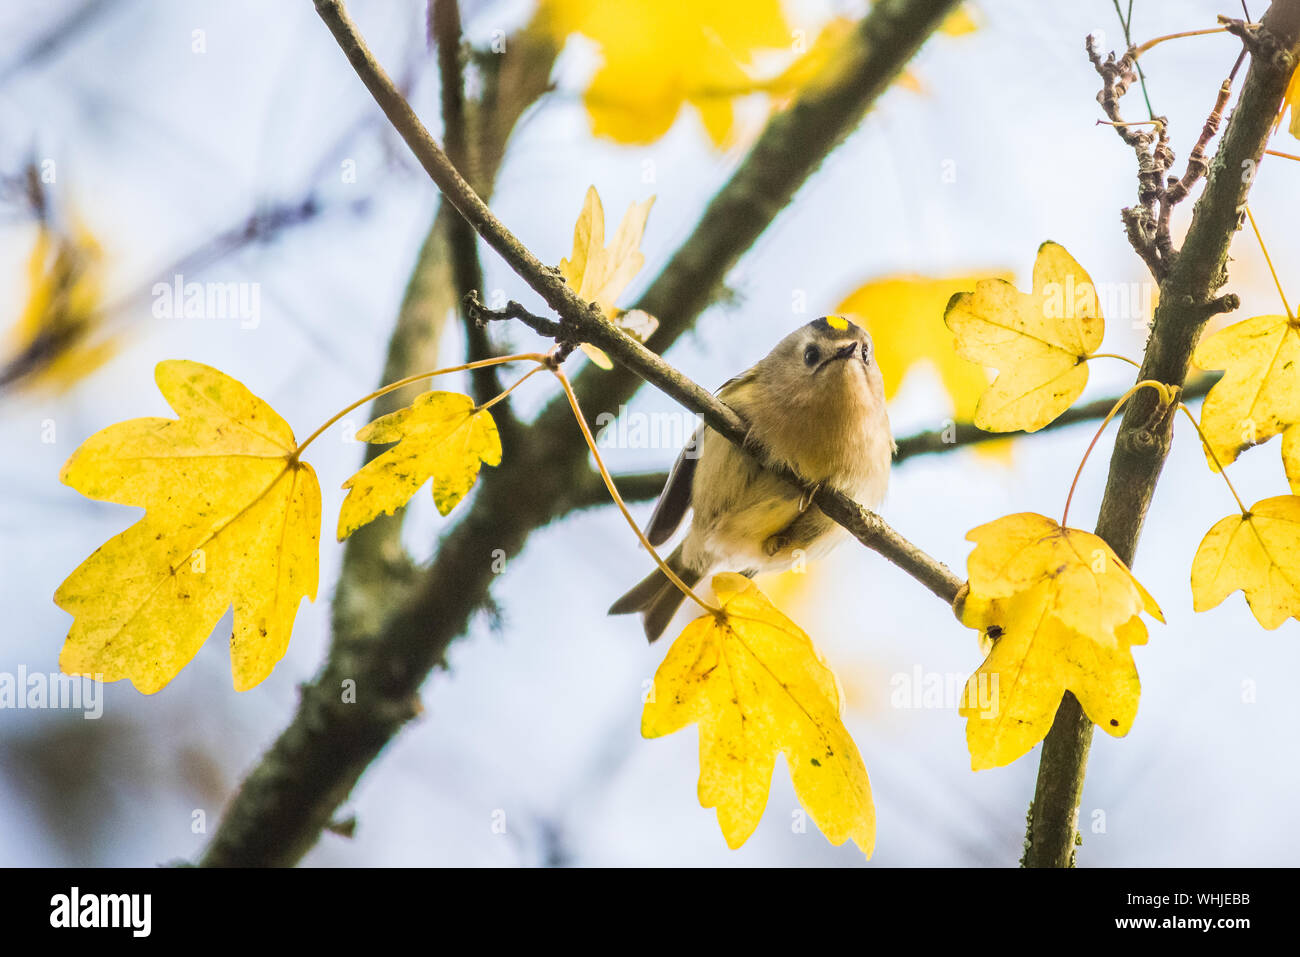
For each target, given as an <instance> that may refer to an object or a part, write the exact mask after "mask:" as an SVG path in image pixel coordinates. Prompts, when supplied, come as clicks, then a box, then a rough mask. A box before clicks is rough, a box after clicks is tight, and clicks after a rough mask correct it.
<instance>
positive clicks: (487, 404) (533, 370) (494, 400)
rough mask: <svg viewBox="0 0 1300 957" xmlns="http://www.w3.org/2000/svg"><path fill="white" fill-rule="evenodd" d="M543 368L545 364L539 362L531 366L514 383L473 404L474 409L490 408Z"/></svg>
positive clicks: (476, 410) (477, 410) (480, 410)
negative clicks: (477, 403) (484, 400)
mask: <svg viewBox="0 0 1300 957" xmlns="http://www.w3.org/2000/svg"><path fill="white" fill-rule="evenodd" d="M545 368H546V366H545V364H544V363H541V362H539V363H538V364H537V365H535V366H533V367H532V368H531V369H529V370H528V371H527V372H525V373H524V374H523V375H522V376H520V377H519V378H518V379H517V380H515V382H514V384H512V385H510V386H509V387H507V388H505V389H503V390H502V391H501V392H500V393H498V394H497V395H495V396H493V397H492V398H490V399H488V400H487V401H486V402H483V403H481V404H479V405H476V406H474V411H475V412H482V411H483V410H484V409H490V408H492V406H494V405H496V404H497V403H498V402H500V401H501V400H502V399H504V398H505V397H506V396H508V395H509V394H510V393H511V392H514V391H515V389H517V388H519V387H520V386H521V385H523V384H524V383H525V382H527V381H528V380H529V379H531V378H532V377H533V376H535V375H536V374H537V373H539V372H541V371H542V370H543V369H545Z"/></svg>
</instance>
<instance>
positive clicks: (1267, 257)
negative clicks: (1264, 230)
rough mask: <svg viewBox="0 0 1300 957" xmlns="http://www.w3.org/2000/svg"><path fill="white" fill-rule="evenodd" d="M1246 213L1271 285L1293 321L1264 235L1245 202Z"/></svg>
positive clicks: (1288, 316) (1293, 320)
mask: <svg viewBox="0 0 1300 957" xmlns="http://www.w3.org/2000/svg"><path fill="white" fill-rule="evenodd" d="M1246 215H1247V216H1248V217H1250V228H1251V229H1253V230H1254V231H1255V238H1256V239H1257V240H1259V248H1260V251H1261V252H1263V254H1264V262H1266V263H1268V271H1269V272H1271V273H1272V274H1273V285H1275V286H1277V294H1278V295H1279V296H1281V297H1282V308H1283V309H1285V310H1286V317H1287V318H1288V319H1290V320H1291V321H1292V322H1295V314H1294V313H1293V312H1292V311H1291V304H1290V303H1289V302H1287V300H1286V293H1284V292H1283V291H1282V283H1281V282H1280V281H1279V280H1278V278H1277V270H1276V269H1274V268H1273V257H1271V256H1270V255H1269V254H1268V247H1267V246H1265V245H1264V237H1263V236H1261V235H1260V234H1259V227H1258V226H1256V225H1255V214H1254V213H1252V212H1251V211H1250V204H1246Z"/></svg>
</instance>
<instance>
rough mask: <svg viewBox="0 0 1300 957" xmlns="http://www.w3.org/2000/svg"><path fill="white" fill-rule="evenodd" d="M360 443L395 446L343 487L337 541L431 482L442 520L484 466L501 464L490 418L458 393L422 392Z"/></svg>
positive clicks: (369, 431) (364, 434) (368, 429)
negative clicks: (343, 496)
mask: <svg viewBox="0 0 1300 957" xmlns="http://www.w3.org/2000/svg"><path fill="white" fill-rule="evenodd" d="M357 438H358V439H360V440H361V441H363V442H372V443H375V444H382V443H386V442H396V443H397V445H396V446H395V447H393V448H391V449H389V450H388V451H387V452H385V453H383V454H382V455H379V456H376V457H375V458H374V459H373V460H372V461H370V462H368V463H366V464H365V465H364V466H362V468H361V470H360V471H358V472H357V473H356V474H355V475H353V476H352V477H351V478H350V479H348V480H347V481H346V482H344V483H343V487H344V488H345V489H348V495H347V498H345V499H344V500H343V507H342V508H341V509H339V528H338V538H339V541H343V539H345V538H347V537H348V536H349V535H351V534H352V533H353V532H354V531H356V530H357V529H358V528H360V527H361V526H362V525H365V524H366V523H367V522H370V521H373V520H374V519H376V518H378V517H379V516H380V515H391V514H393V512H395V511H396V510H397V509H399V508H401V507H402V506H403V505H405V504H406V503H407V502H409V501H410V500H411V497H412V496H413V495H415V493H416V492H418V491H419V490H420V488H421V487H422V486H423V485H424V483H425V482H427V481H429V479H431V478H432V479H433V502H434V505H436V506H437V508H438V514H440V515H446V514H447V513H448V512H450V511H451V510H452V509H453V508H455V507H456V505H457V504H458V503H459V502H460V500H461V499H463V498H464V497H465V496H466V495H468V494H469V490H470V489H471V488H473V487H474V483H475V482H476V481H477V480H478V473H479V467H480V465H482V464H487V465H493V466H495V465H500V464H501V437H500V436H499V435H498V434H497V426H496V423H495V422H494V421H493V420H492V413H491V412H489V411H488V410H487V409H479V408H477V407H476V406H475V405H474V400H473V399H471V398H470V397H469V396H467V395H461V394H460V393H458V392H425V393H423V394H422V395H420V396H417V397H416V399H415V401H414V402H412V403H411V404H410V405H409V406H407V407H406V408H405V409H398V410H397V411H396V412H390V413H389V414H388V415H384V416H380V417H379V418H377V419H375V421H373V422H371V423H370V424H369V425H367V426H365V427H364V428H362V429H361V430H360V431H359V432H357Z"/></svg>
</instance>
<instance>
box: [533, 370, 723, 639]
mask: <svg viewBox="0 0 1300 957" xmlns="http://www.w3.org/2000/svg"><path fill="white" fill-rule="evenodd" d="M548 368H550V367H548ZM551 371H552V372H554V373H555V377H556V378H557V379H559V380H560V385H561V386H563V387H564V394H565V395H566V396H568V399H569V408H571V409H572V410H573V417H574V418H575V419H577V420H578V428H580V429H581V430H582V437H583V438H584V439H585V440H586V441H587V448H589V449H590V450H591V455H592V458H594V459H595V460H596V468H597V469H598V470H599V471H600V477H601V478H602V479H604V481H605V488H607V489H609V494H610V497H611V498H612V499H613V500H614V504H615V505H617V506H618V510H619V511H620V512H622V513H623V517H624V518H625V519H627V524H628V525H629V526H630V527H631V529H632V531H633V532H635V533H636V537H637V538H638V539H640V541H641V544H642V546H644V547H645V550H646V551H648V552H649V553H650V557H651V558H653V559H654V560H655V564H656V565H658V566H659V570H660V571H661V572H663V573H664V575H665V576H666V577H667V578H668V580H669V581H670V582H672V583H673V584H674V585H675V586H677V589H678V591H680V592H681V593H682V594H683V595H685V596H686V597H687V598H690V599H691V600H693V601H694V602H695V604H697V605H699V606H700V607H701V608H703V609H704V610H705V611H707V612H709V614H711V615H721V614H722V609H721V608H716V607H714V606H713V605H710V604H709V603H708V602H707V601H705V600H704V599H702V598H700V596H699V595H697V594H695V592H694V591H692V590H691V587H690V586H689V585H687V584H686V582H684V581H682V580H681V578H679V577H678V575H677V573H676V572H675V571H673V570H672V569H671V568H669V567H668V563H667V562H665V561H664V560H663V559H662V558H660V557H659V553H658V552H657V551H655V547H654V546H653V545H651V544H650V540H649V539H647V538H646V537H645V535H644V534H643V533H642V531H641V528H640V526H638V525H637V523H636V520H635V519H634V518H632V513H631V512H629V511H628V510H627V505H626V504H625V503H624V502H623V496H621V495H619V494H618V488H617V487H616V486H615V485H614V479H613V478H612V477H611V476H610V474H609V470H608V469H606V468H605V463H604V462H603V461H601V458H600V451H599V450H598V449H597V448H596V439H595V437H594V436H592V434H591V429H590V428H589V427H588V426H587V419H586V417H585V416H583V414H582V409H581V408H579V407H578V397H577V396H576V395H574V394H573V386H572V385H570V384H569V377H568V376H566V375H565V374H564V370H563V369H560V368H558V367H555V368H551Z"/></svg>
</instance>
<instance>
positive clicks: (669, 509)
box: [645, 369, 754, 548]
mask: <svg viewBox="0 0 1300 957" xmlns="http://www.w3.org/2000/svg"><path fill="white" fill-rule="evenodd" d="M753 374H754V370H753V369H749V370H747V371H745V372H742V373H741V374H740V375H738V376H734V377H732V378H730V379H728V380H727V381H726V382H724V383H722V385H720V386H719V387H718V389H717V391H716V392H715V393H714V395H717V396H719V397H724V394H725V393H726V391H727V389H728V388H729V387H730V386H734V385H738V384H740V383H742V382H747V381H749V380H750V379H751V378H752V377H753ZM705 428H706V426H703V425H701V426H700V427H699V428H698V429H696V430H695V434H694V435H692V436H691V441H690V442H689V443H687V445H686V448H684V449H682V452H681V454H680V455H678V456H677V461H676V462H674V463H673V470H672V471H671V472H669V473H668V481H667V482H665V483H664V490H663V491H662V492H660V493H659V501H658V502H657V503H655V510H654V512H653V513H652V514H651V515H650V524H648V525H647V526H646V530H645V537H646V539H647V540H648V541H649V542H650V544H651V545H653V546H655V548H658V547H659V546H660V545H662V544H663V543H664V542H666V541H668V539H669V538H671V537H672V534H673V532H675V531H677V527H678V526H679V525H681V524H682V519H683V518H684V517H685V516H686V510H687V509H688V508H690V505H691V484H692V483H693V482H694V481H695V463H696V462H697V461H699V455H700V442H701V440H702V439H703V438H704V436H703V434H702V433H703V432H704V429H705Z"/></svg>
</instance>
